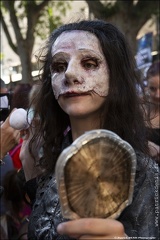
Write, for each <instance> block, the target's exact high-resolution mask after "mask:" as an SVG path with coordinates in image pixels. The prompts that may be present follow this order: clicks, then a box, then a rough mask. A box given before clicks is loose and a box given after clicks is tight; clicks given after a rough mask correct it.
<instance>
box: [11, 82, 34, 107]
mask: <svg viewBox="0 0 160 240" xmlns="http://www.w3.org/2000/svg"><path fill="white" fill-rule="evenodd" d="M31 88H32V86H31V85H30V84H29V83H19V84H18V85H17V86H16V87H15V88H14V90H13V95H12V101H11V110H12V109H13V108H24V109H27V108H28V106H29V92H30V90H31Z"/></svg>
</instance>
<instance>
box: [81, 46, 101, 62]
mask: <svg viewBox="0 0 160 240" xmlns="http://www.w3.org/2000/svg"><path fill="white" fill-rule="evenodd" d="M78 50H79V51H81V52H84V53H87V54H93V55H94V56H95V57H98V58H100V60H103V59H104V56H103V55H102V54H101V53H99V52H96V51H94V50H93V49H86V48H79V49H78Z"/></svg>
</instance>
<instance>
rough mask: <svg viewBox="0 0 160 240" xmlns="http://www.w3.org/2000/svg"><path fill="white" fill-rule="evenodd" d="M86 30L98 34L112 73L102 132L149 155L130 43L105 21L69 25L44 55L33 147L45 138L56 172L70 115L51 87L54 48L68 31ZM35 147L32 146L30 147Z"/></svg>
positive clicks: (47, 158) (54, 36)
mask: <svg viewBox="0 0 160 240" xmlns="http://www.w3.org/2000/svg"><path fill="white" fill-rule="evenodd" d="M72 30H82V31H88V32H90V33H92V34H94V35H95V36H96V37H97V38H98V39H99V42H100V45H101V47H102V50H103V53H104V56H105V58H106V61H107V64H108V67H109V72H110V82H109V86H110V87H109V92H108V96H107V97H106V102H105V106H104V110H103V120H102V121H101V123H102V124H101V128H103V129H108V130H111V131H114V132H115V133H117V134H118V135H119V136H120V137H122V138H123V139H124V140H126V141H127V142H129V143H130V144H131V145H132V146H133V148H134V149H136V150H139V151H142V152H146V150H147V141H146V137H145V125H144V118H143V113H142V106H141V102H140V101H141V100H140V98H139V96H138V92H137V91H136V86H137V85H138V86H139V84H140V76H139V74H138V71H137V70H136V64H135V59H134V56H133V54H132V52H131V49H130V47H129V46H128V43H127V41H126V39H125V37H124V35H123V34H122V32H121V31H119V29H118V28H117V27H115V26H114V25H113V24H111V23H107V22H104V21H101V20H93V21H90V20H83V21H79V22H74V23H69V24H66V25H63V26H61V27H60V28H58V29H56V30H55V31H54V32H53V33H52V34H51V36H50V38H49V39H48V41H47V43H46V46H45V48H44V49H43V51H42V52H41V54H40V56H39V57H40V58H39V59H40V61H41V62H42V75H41V84H42V86H41V90H40V92H39V95H38V97H37V101H36V108H35V110H36V111H35V114H38V115H39V117H40V122H39V125H37V127H36V129H35V130H36V131H35V134H34V136H33V139H32V141H31V143H32V142H33V141H34V140H35V141H37V139H38V137H43V138H44V146H43V147H44V159H45V162H46V168H47V169H48V170H49V169H50V170H53V169H54V167H55V163H56V160H57V157H58V155H59V154H60V151H61V144H62V140H63V133H64V131H65V129H66V128H67V126H68V125H69V124H70V122H69V117H68V115H67V114H66V113H65V112H64V111H63V110H62V109H61V108H60V106H59V105H58V103H57V100H56V99H55V97H54V94H53V91H52V86H51V75H50V65H51V62H52V60H53V59H52V55H51V48H52V45H53V44H54V42H55V40H56V39H57V37H58V36H60V34H61V33H63V32H64V31H72ZM30 146H31V144H30Z"/></svg>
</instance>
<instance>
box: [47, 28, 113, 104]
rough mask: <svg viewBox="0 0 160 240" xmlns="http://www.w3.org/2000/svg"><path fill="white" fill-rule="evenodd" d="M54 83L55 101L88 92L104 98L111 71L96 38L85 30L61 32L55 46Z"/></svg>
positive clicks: (52, 69) (52, 67) (52, 71)
mask: <svg viewBox="0 0 160 240" xmlns="http://www.w3.org/2000/svg"><path fill="white" fill-rule="evenodd" d="M52 57H53V58H52V64H51V80H52V88H53V92H54V95H55V98H56V99H58V98H59V96H60V95H63V94H68V93H79V94H81V93H86V92H89V91H92V92H95V93H97V94H98V95H99V96H102V97H105V96H107V94H108V88H109V70H108V67H107V63H106V60H105V57H104V54H103V52H102V49H101V46H100V43H99V40H98V39H97V37H96V36H95V35H93V34H91V33H89V32H86V31H79V30H75V31H70V32H69V31H68V32H64V33H62V34H61V35H60V36H59V37H58V38H57V39H56V41H55V43H54V44H53V46H52Z"/></svg>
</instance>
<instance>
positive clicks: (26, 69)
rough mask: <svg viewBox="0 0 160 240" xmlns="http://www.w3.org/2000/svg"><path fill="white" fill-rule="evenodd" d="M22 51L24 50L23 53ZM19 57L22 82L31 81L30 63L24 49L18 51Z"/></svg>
mask: <svg viewBox="0 0 160 240" xmlns="http://www.w3.org/2000/svg"><path fill="white" fill-rule="evenodd" d="M24 52H26V53H25V54H24ZM19 57H20V60H21V64H22V83H30V84H32V83H33V79H32V63H31V59H30V56H29V54H28V53H27V51H26V50H25V49H24V50H23V52H22V54H21V53H19Z"/></svg>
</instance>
